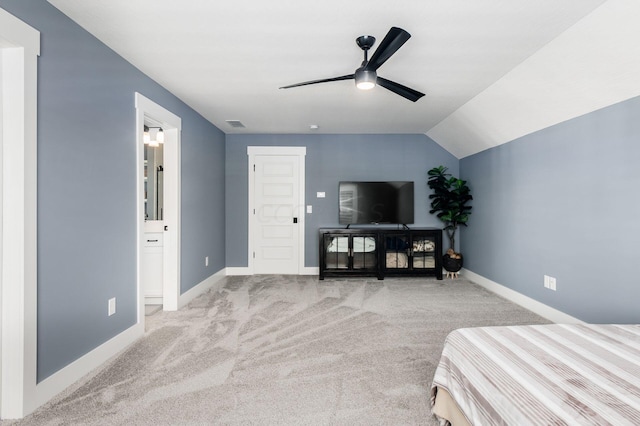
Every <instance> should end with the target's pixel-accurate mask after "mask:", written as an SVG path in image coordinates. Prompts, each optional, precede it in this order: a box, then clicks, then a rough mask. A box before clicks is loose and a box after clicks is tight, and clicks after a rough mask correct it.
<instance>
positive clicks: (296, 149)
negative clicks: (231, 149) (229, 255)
mask: <svg viewBox="0 0 640 426" xmlns="http://www.w3.org/2000/svg"><path fill="white" fill-rule="evenodd" d="M247 155H248V156H249V162H248V167H247V173H248V180H249V188H248V191H249V202H248V205H249V209H248V211H247V222H248V224H247V227H248V231H249V232H248V233H249V239H248V241H247V245H248V247H247V262H248V264H249V266H248V269H249V271H250V272H249V273H248V274H242V275H253V270H254V266H253V264H254V262H253V245H254V243H253V232H254V229H253V228H254V225H253V215H251V213H250V212H251V211H252V210H253V208H254V205H253V203H254V194H255V184H254V181H253V179H252V176H253V171H252V167H251V166H252V164H255V157H256V156H258V155H291V156H297V157H298V158H299V160H300V161H299V163H298V167H299V168H298V171H299V176H300V181H299V185H298V191H299V192H298V200H299V201H300V205H299V206H298V210H299V211H300V212H301V213H300V214H299V215H298V224H299V225H300V232H299V233H298V234H299V240H298V244H299V248H300V251H299V253H298V273H299V274H301V273H302V271H303V270H304V268H305V266H304V257H305V234H306V213H305V211H306V209H305V206H304V204H305V188H306V187H305V185H306V183H305V176H306V171H305V163H306V160H305V157H306V155H307V147H305V146H248V147H247Z"/></svg>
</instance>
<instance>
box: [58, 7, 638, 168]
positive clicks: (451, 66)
mask: <svg viewBox="0 0 640 426" xmlns="http://www.w3.org/2000/svg"><path fill="white" fill-rule="evenodd" d="M49 2H50V3H51V4H53V5H54V6H55V7H57V8H58V9H60V10H61V11H62V12H64V13H65V14H66V15H68V16H69V17H70V18H72V19H73V20H74V21H76V22H77V23H78V24H80V25H81V26H82V27H84V28H85V29H87V30H88V31H89V32H91V33H92V34H94V35H95V36H96V37H97V38H98V39H100V40H101V41H103V42H104V43H105V44H106V45H108V46H109V47H111V48H112V49H113V50H115V51H116V52H117V53H119V54H120V55H122V56H123V57H124V58H125V59H127V60H128V61H129V62H131V63H132V64H133V65H135V66H136V67H137V68H139V69H140V70H142V71H143V72H144V73H145V74H147V75H148V76H150V77H151V78H153V79H154V80H155V81H157V82H158V83H160V84H161V85H163V86H164V87H165V88H167V89H168V90H170V91H171V92H172V93H174V94H175V95H176V96H178V97H179V98H180V99H182V100H183V101H184V102H185V103H187V104H188V105H190V106H191V107H192V108H194V109H195V110H196V111H198V112H199V113H200V114H202V115H203V116H204V117H205V118H207V119H208V120H209V121H211V122H212V123H213V124H215V125H216V126H217V127H219V128H220V129H221V130H222V131H224V132H226V133H309V132H316V133H317V132H320V133H424V134H427V135H429V136H430V137H432V138H433V139H434V140H436V142H438V143H440V144H441V145H442V146H443V147H444V148H446V149H448V150H449V151H450V152H452V153H453V154H454V155H456V156H458V157H464V156H466V155H470V154H472V153H474V152H478V151H481V150H483V149H486V148H488V147H490V146H495V145H497V144H499V143H504V142H507V141H508V140H511V139H513V138H514V137H518V136H521V135H523V134H526V133H530V132H531V131H535V130H537V129H539V128H541V127H540V126H545V125H549V123H550V122H551V124H553V123H555V122H559V121H563V120H566V119H568V118H571V114H573V116H575V114H576V111H574V110H571V114H569V115H567V114H566V113H565V112H564V110H563V108H554V111H555V110H556V109H557V110H558V111H557V113H554V114H547V115H551V116H552V117H547V118H545V119H543V120H540V119H538V120H537V121H536V120H534V124H530V123H529V122H527V123H523V124H522V125H519V124H518V125H516V126H515V127H516V128H517V130H515V131H513V129H511V128H512V127H514V125H513V123H511V122H510V121H511V120H505V113H506V114H507V116H508V115H509V114H510V113H511V112H512V111H513V105H514V102H520V101H521V100H523V99H524V98H523V97H524V96H526V100H528V101H529V103H530V104H532V105H530V106H529V107H530V108H533V110H534V111H535V110H539V109H544V108H541V105H540V104H537V103H536V102H535V99H537V93H538V92H539V91H540V89H541V88H544V87H546V86H545V81H547V80H551V81H553V85H551V86H550V87H551V89H550V90H543V91H544V92H545V94H547V95H548V93H546V92H553V93H555V92H556V85H558V86H559V87H562V86H563V81H565V80H567V79H569V81H571V80H574V79H575V74H574V71H572V68H571V66H569V65H571V64H573V68H575V69H577V70H581V69H584V67H585V66H587V67H589V66H591V63H584V62H580V61H576V62H572V58H571V57H569V59H568V60H566V62H567V64H566V65H567V67H568V68H567V71H566V72H562V73H556V72H551V73H549V72H548V71H549V70H550V69H551V70H554V71H556V70H558V65H557V61H558V60H562V59H563V58H564V59H566V56H567V55H566V54H567V52H566V51H565V50H566V49H575V46H576V45H577V46H583V47H588V49H586V50H589V51H590V50H591V49H592V48H593V47H594V45H595V47H596V48H599V49H600V50H601V51H604V52H609V51H610V48H611V43H614V44H615V45H616V46H618V47H619V49H617V50H616V53H615V55H616V58H617V56H620V57H621V58H623V57H625V56H626V55H625V49H627V47H626V45H629V46H631V47H630V49H635V51H637V50H638V47H637V46H638V45H640V43H638V40H640V32H639V30H637V29H636V28H635V27H640V25H637V24H636V23H637V22H638V18H639V17H640V16H639V15H638V11H639V10H640V9H639V7H638V4H639V3H640V2H638V1H637V0H609V1H608V2H605V1H604V0H536V1H531V0H448V1H443V0H422V1H420V2H418V1H415V0H396V1H394V2H389V1H388V0H387V1H382V0H369V1H368V2H366V8H364V9H366V10H364V11H363V10H362V9H363V4H362V3H360V2H345V1H342V0H324V1H322V2H319V1H317V0H313V1H311V0H280V1H278V2H266V1H258V0H235V1H233V2H217V1H208V0H181V1H179V2H177V1H175V0H137V1H131V0H109V1H95V0H94V1H87V0H49ZM603 3H605V4H604V5H603V6H602V7H599V6H600V5H602V4H603ZM603 15H604V17H603ZM585 17H587V18H585ZM621 17H623V18H625V17H626V18H627V19H626V20H625V21H624V22H622V23H620V21H619V18H621ZM583 18H585V19H583ZM612 20H613V21H612ZM611 21H612V22H611ZM627 21H628V22H627ZM578 22H580V24H579V25H576V23H578ZM583 22H587V24H585V25H583V24H582V23H583ZM627 24H628V25H629V26H630V28H628V29H627V28H625V29H624V31H621V34H617V35H616V37H615V38H614V39H612V40H606V43H604V42H603V43H600V42H599V40H600V36H601V35H605V34H608V33H609V29H610V27H613V29H615V28H616V27H617V28H620V27H624V25H627ZM392 26H398V27H401V28H403V29H405V30H407V31H408V32H409V33H411V35H412V38H411V39H410V40H409V41H408V42H407V43H406V44H405V45H404V46H403V47H402V48H401V49H400V50H399V51H398V52H397V53H396V54H395V55H394V56H393V57H391V58H390V59H389V61H388V62H386V63H385V64H384V65H383V66H382V67H381V68H380V69H379V70H378V75H380V76H382V77H385V78H387V79H390V80H393V81H396V82H398V83H401V84H404V85H406V86H409V87H412V88H414V89H416V90H419V91H421V92H424V93H426V96H424V97H423V98H422V99H420V100H419V101H417V102H416V103H413V102H410V101H408V100H406V99H404V98H402V97H400V96H398V95H395V94H393V93H391V92H389V91H387V90H385V89H383V88H381V87H377V88H375V89H374V90H371V91H359V90H357V89H356V88H355V86H354V83H353V81H341V82H333V83H325V84H318V85H313V86H305V87H298V88H292V89H287V90H279V89H278V88H279V87H280V86H283V85H287V84H293V83H298V82H302V81H307V80H314V79H321V78H328V77H335V76H340V75H345V74H351V73H353V72H354V70H355V69H356V68H357V67H358V66H359V65H360V63H361V61H362V59H363V58H362V51H361V50H360V49H359V48H358V46H357V45H356V43H355V39H356V37H358V36H360V35H373V36H374V37H376V38H377V40H378V41H377V43H376V45H375V46H374V47H373V49H374V50H375V48H376V47H377V45H378V44H379V42H380V41H382V38H383V37H384V35H385V34H386V33H387V31H388V30H389V28H390V27H392ZM594 28H595V29H596V30H597V31H603V32H604V34H593V31H594ZM630 31H631V32H630ZM585 37H586V39H585ZM567 38H568V40H567ZM605 38H606V37H605ZM621 39H622V40H623V41H624V43H626V44H625V45H624V47H621V46H620V44H621ZM563 40H564V42H563ZM624 43H623V44H624ZM548 52H551V53H548ZM634 55H635V53H634ZM609 56H611V55H609ZM616 58H613V59H616ZM636 58H640V55H635V58H634V59H633V62H634V65H636V64H635V63H636V62H638V59H636ZM611 59H612V58H610V57H608V58H607V60H608V61H609V62H608V63H610V61H611ZM580 60H582V61H584V60H586V59H584V58H580ZM590 60H592V61H593V60H594V58H593V57H592V58H590ZM595 60H596V62H598V61H597V57H596V58H595ZM553 61H556V62H553ZM599 62H602V61H599ZM614 62H615V61H614ZM615 66H617V63H616V65H615ZM612 67H613V65H612ZM563 69H564V68H563ZM608 72H611V71H608ZM614 72H615V70H614ZM618 72H619V70H618ZM540 73H542V76H541V75H540ZM637 75H638V74H635V76H636V77H637ZM532 78H533V80H532ZM600 78H601V79H604V80H605V81H609V80H611V76H610V75H609V74H606V75H602V76H600ZM555 80H557V81H555ZM582 80H584V78H583V79H582ZM627 80H629V81H630V80H631V79H630V78H627ZM636 80H640V79H637V78H636ZM532 81H533V82H534V83H536V84H530V83H532ZM584 83H585V84H588V85H589V87H591V86H592V84H593V83H594V80H588V81H587V80H585V81H584ZM629 84H632V85H634V87H633V88H632V89H631V90H628V87H627V84H626V83H625V87H624V88H620V90H619V91H620V92H621V93H620V94H616V95H615V96H613V98H615V99H607V100H606V102H609V103H612V101H616V100H618V101H619V100H622V99H620V98H629V97H631V96H632V92H633V93H635V92H634V91H635V90H636V88H637V87H636V86H637V84H636V83H635V82H632V83H629ZM524 89H526V90H525V91H524V92H522V90H524ZM577 90H578V91H579V88H578V89H577ZM603 90H604V91H607V90H608V89H606V88H605V89H603ZM638 94H640V91H638ZM611 97H612V96H609V98H611ZM544 102H554V105H558V102H560V101H558V100H557V99H544ZM560 103H561V104H562V102H560ZM574 103H575V102H574ZM595 103H596V104H598V102H595ZM598 105H599V104H598ZM598 105H595V106H598ZM601 106H604V105H601ZM505 108H506V110H505ZM589 108H593V105H589ZM523 109H526V108H523ZM578 110H580V108H578ZM587 112H588V111H587ZM578 113H579V111H578ZM534 115H535V116H536V117H538V115H536V114H534ZM543 115H544V114H543ZM474 119H476V120H477V122H475V123H474ZM225 120H240V121H242V123H244V125H245V126H246V128H244V129H234V128H232V127H231V126H229V125H228V124H227V123H226V122H225ZM524 121H528V119H526V117H525V118H524ZM469 123H472V124H473V125H469ZM485 123H488V124H485ZM505 123H506V124H505ZM311 124H317V125H318V126H319V127H320V128H319V130H314V131H311V130H309V125H311ZM505 125H507V126H508V127H509V126H510V127H509V129H507V130H505V131H502V127H501V126H505ZM507 137H509V138H511V139H507V140H505V138H507Z"/></svg>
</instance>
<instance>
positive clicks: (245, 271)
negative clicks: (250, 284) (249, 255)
mask: <svg viewBox="0 0 640 426" xmlns="http://www.w3.org/2000/svg"><path fill="white" fill-rule="evenodd" d="M224 270H225V274H226V276H228V277H233V276H243V275H253V271H252V270H251V268H247V267H242V266H227V267H226V268H224Z"/></svg>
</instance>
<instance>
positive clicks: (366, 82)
mask: <svg viewBox="0 0 640 426" xmlns="http://www.w3.org/2000/svg"><path fill="white" fill-rule="evenodd" d="M376 78H377V76H376V72H375V71H367V70H364V69H362V68H360V69H358V70H356V75H355V80H356V87H357V88H358V89H360V90H370V89H373V88H374V87H376Z"/></svg>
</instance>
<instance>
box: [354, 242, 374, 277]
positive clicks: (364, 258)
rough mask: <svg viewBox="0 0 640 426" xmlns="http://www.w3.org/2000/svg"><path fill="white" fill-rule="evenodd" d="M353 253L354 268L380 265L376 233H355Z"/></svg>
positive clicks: (368, 267) (370, 267)
mask: <svg viewBox="0 0 640 426" xmlns="http://www.w3.org/2000/svg"><path fill="white" fill-rule="evenodd" d="M351 243H352V244H353V245H352V248H351V253H352V255H353V256H352V257H353V259H352V261H353V264H352V267H353V269H376V268H377V267H378V260H377V255H376V253H377V251H376V248H377V247H376V237H375V236H374V235H354V236H353V237H352V241H351Z"/></svg>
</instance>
